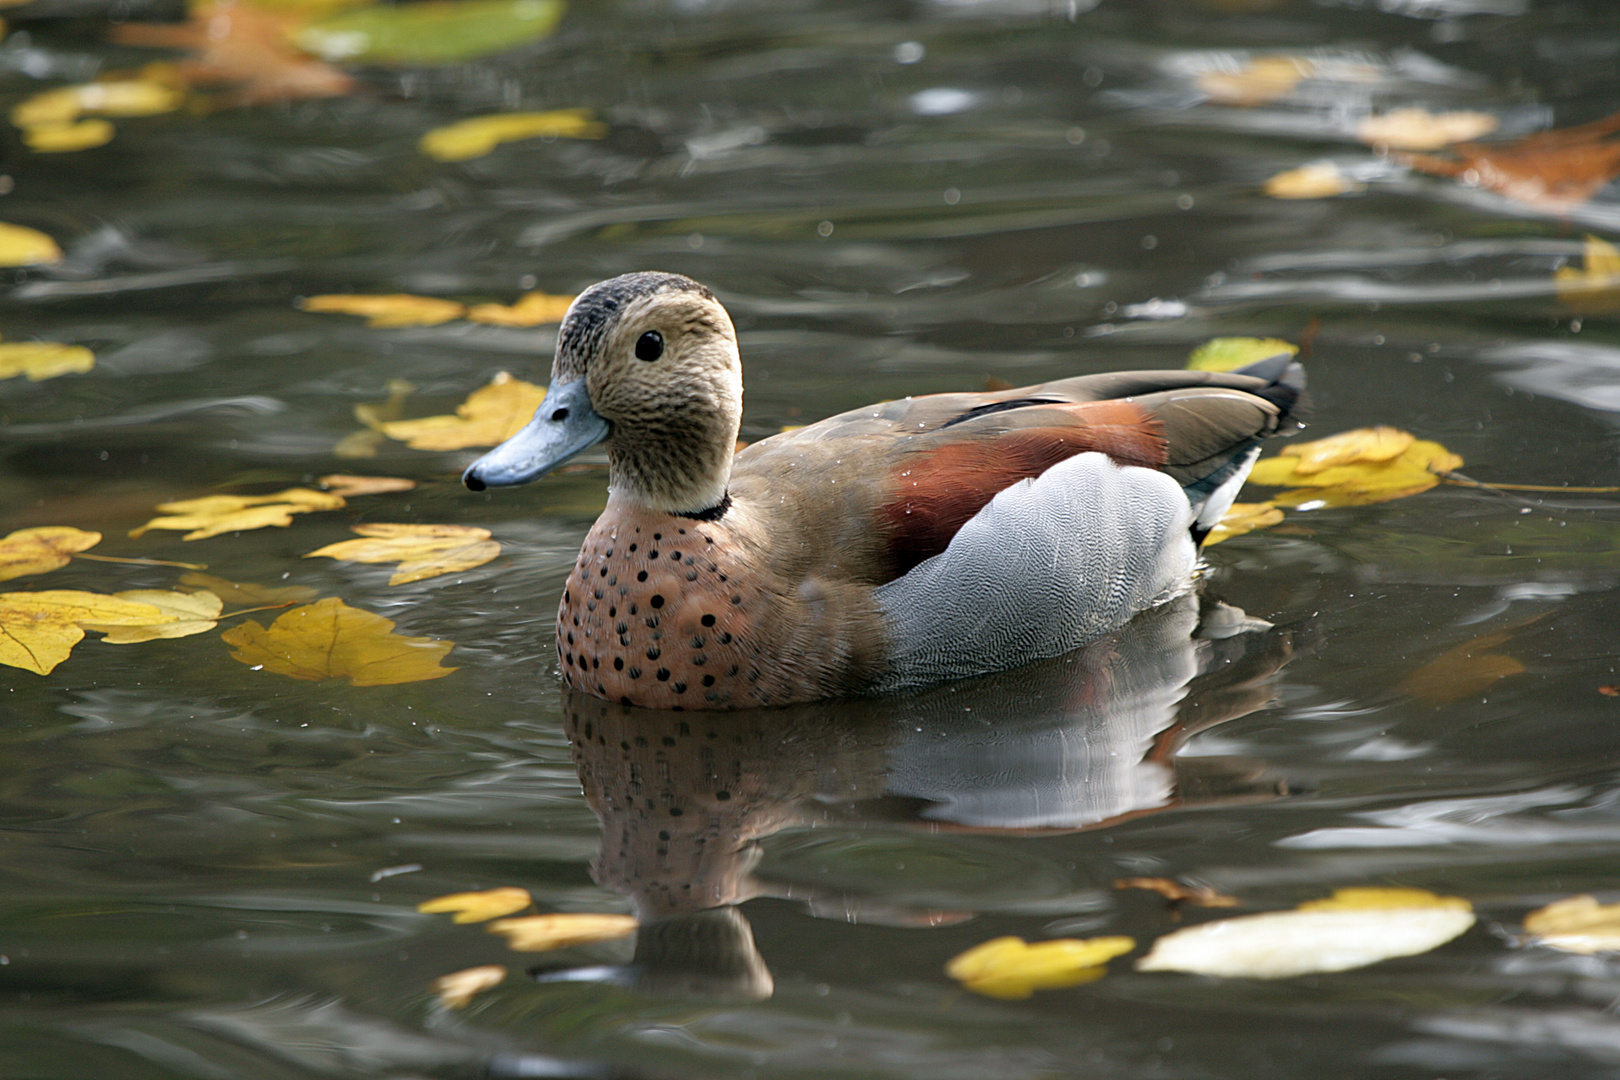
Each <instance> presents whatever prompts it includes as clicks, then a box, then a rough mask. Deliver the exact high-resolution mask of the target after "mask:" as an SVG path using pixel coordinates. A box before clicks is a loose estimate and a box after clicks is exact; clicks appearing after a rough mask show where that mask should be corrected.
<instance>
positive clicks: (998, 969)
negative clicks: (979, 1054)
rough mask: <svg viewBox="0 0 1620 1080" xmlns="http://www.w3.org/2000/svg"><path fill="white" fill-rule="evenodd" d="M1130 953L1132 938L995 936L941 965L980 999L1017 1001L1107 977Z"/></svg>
mask: <svg viewBox="0 0 1620 1080" xmlns="http://www.w3.org/2000/svg"><path fill="white" fill-rule="evenodd" d="M1134 948H1136V941H1135V939H1134V938H1128V937H1099V938H1091V939H1089V940H1086V941H1080V940H1077V939H1075V938H1057V939H1055V940H1052V941H1038V942H1036V943H1035V944H1033V945H1031V944H1029V943H1028V942H1026V941H1025V940H1024V939H1023V938H1017V937H1000V938H994V939H992V940H990V941H986V942H984V943H983V944H982V945H975V946H974V947H973V948H971V949H969V950H968V951H967V952H965V953H962V954H960V955H959V956H957V957H956V958H955V959H953V960H952V961H951V962H950V963H948V964H946V965H945V974H947V975H949V976H950V977H951V978H953V979H955V980H956V981H958V982H960V983H961V984H962V985H963V986H964V987H965V988H966V989H968V990H972V991H973V992H974V993H976V994H983V995H984V996H986V997H993V998H1002V999H1004V1000H1008V1001H1022V1000H1023V999H1025V998H1027V997H1029V996H1031V995H1032V994H1034V993H1035V991H1037V990H1054V989H1058V988H1060V987H1065V986H1079V985H1081V984H1082V983H1088V982H1093V981H1095V980H1097V979H1100V978H1102V977H1103V976H1104V975H1105V974H1107V972H1108V969H1107V968H1106V967H1104V965H1105V964H1107V963H1108V961H1110V960H1112V959H1113V958H1114V957H1116V956H1122V955H1124V954H1125V953H1128V952H1130V951H1131V950H1132V949H1134Z"/></svg>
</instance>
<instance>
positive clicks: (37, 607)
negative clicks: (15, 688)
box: [0, 589, 172, 675]
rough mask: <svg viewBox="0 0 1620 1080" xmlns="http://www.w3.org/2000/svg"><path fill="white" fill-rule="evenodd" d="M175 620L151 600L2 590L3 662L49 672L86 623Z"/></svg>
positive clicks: (0, 641) (0, 634)
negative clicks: (4, 591) (146, 602)
mask: <svg viewBox="0 0 1620 1080" xmlns="http://www.w3.org/2000/svg"><path fill="white" fill-rule="evenodd" d="M171 618H172V617H171V616H169V615H167V614H166V613H165V612H163V611H162V610H160V609H159V608H157V607H155V606H153V605H151V604H145V603H140V602H138V601H134V600H125V599H122V598H120V597H117V596H106V595H103V594H102V593H93V592H80V591H78V590H76V589H51V590H45V591H42V592H15V593H0V664H5V665H6V666H8V667H16V668H22V669H23V670H25V671H32V672H34V673H35V674H38V675H48V674H50V673H51V671H52V670H53V669H54V668H55V667H56V665H58V664H60V663H61V662H62V661H64V660H66V659H67V658H68V656H69V654H71V653H72V652H73V646H75V645H77V644H78V643H79V642H80V641H83V640H84V626H83V625H82V624H85V623H91V622H93V623H95V624H96V625H98V626H152V625H156V624H159V623H162V622H164V621H166V620H170V619H171Z"/></svg>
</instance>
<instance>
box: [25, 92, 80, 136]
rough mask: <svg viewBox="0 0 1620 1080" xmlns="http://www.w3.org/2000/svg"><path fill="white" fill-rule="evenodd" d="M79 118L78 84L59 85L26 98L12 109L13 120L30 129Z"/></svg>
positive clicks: (64, 122)
mask: <svg viewBox="0 0 1620 1080" xmlns="http://www.w3.org/2000/svg"><path fill="white" fill-rule="evenodd" d="M78 118H79V95H78V87H76V86H59V87H57V88H56V89H55V90H45V91H42V92H40V93H38V94H34V95H31V96H30V97H26V98H24V99H23V100H22V101H21V102H19V103H18V104H16V105H15V106H13V107H12V109H11V122H12V123H13V124H15V125H16V126H17V127H20V128H23V129H25V130H26V129H28V128H33V127H44V126H51V125H62V124H71V123H73V121H75V120H77V119H78Z"/></svg>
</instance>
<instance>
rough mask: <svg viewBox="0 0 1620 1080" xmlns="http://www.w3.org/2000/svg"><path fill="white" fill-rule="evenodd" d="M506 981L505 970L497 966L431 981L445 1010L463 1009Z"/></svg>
mask: <svg viewBox="0 0 1620 1080" xmlns="http://www.w3.org/2000/svg"><path fill="white" fill-rule="evenodd" d="M505 979H506V969H505V968H503V967H501V965H499V964H485V965H483V966H482V967H473V968H467V969H466V970H465V971H456V972H452V973H450V974H449V975H440V976H439V977H438V978H437V979H434V980H433V992H434V993H435V994H438V995H439V1002H440V1004H442V1005H443V1006H444V1007H445V1008H447V1009H465V1008H466V1007H467V1006H468V1005H470V1004H472V999H473V998H475V997H477V996H478V995H479V994H481V993H483V992H484V991H485V990H489V989H491V988H493V987H496V986H499V985H500V984H501V983H502V982H503V981H504V980H505Z"/></svg>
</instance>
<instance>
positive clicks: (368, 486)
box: [320, 473, 416, 499]
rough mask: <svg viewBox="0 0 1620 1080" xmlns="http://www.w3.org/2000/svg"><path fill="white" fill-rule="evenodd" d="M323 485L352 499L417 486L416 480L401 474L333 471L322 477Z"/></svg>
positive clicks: (408, 489)
mask: <svg viewBox="0 0 1620 1080" xmlns="http://www.w3.org/2000/svg"><path fill="white" fill-rule="evenodd" d="M320 485H321V487H323V488H325V489H326V490H327V491H330V492H331V493H332V494H334V495H337V496H339V497H341V498H344V499H352V498H354V497H355V496H356V495H386V494H388V493H389V492H393V491H410V490H411V489H412V488H414V487H416V481H415V480H406V479H405V478H404V477H401V476H348V475H346V474H344V473H333V474H331V475H330V476H323V477H321V479H320Z"/></svg>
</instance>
